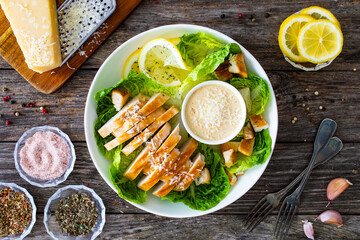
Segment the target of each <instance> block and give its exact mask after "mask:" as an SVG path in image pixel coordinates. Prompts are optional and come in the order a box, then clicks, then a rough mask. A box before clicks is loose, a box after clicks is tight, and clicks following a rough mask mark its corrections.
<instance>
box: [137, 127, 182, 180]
mask: <svg viewBox="0 0 360 240" xmlns="http://www.w3.org/2000/svg"><path fill="white" fill-rule="evenodd" d="M180 140H181V136H180V127H179V125H177V126H176V127H175V128H174V130H173V131H172V133H171V134H170V135H169V137H168V138H167V139H166V140H165V141H164V143H163V144H162V145H161V146H160V147H159V149H158V150H157V151H156V153H155V154H154V155H153V156H152V157H151V158H150V159H149V161H148V163H147V164H146V166H145V167H144V169H143V173H144V174H145V175H149V174H151V173H152V172H153V171H154V170H155V169H156V168H158V165H159V164H161V162H162V161H163V159H164V158H165V157H166V156H167V154H169V153H170V152H171V151H172V150H173V149H174V148H175V146H176V145H177V144H178V143H179V142H180Z"/></svg>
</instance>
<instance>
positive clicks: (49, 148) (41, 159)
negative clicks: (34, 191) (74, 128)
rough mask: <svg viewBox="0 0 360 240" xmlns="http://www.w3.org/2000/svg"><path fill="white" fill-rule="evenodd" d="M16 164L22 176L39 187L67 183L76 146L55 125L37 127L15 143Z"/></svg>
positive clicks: (73, 162)
mask: <svg viewBox="0 0 360 240" xmlns="http://www.w3.org/2000/svg"><path fill="white" fill-rule="evenodd" d="M14 159H15V167H16V170H17V171H18V172H19V174H20V176H21V177H22V178H23V179H25V180H26V181H27V182H29V183H30V184H32V185H34V186H37V187H53V186H56V185H58V184H60V183H62V182H64V181H65V180H66V179H67V177H68V176H69V175H70V173H71V172H72V170H73V169H74V164H75V159H76V156H75V148H74V145H73V144H72V142H71V140H70V138H69V136H68V135H67V134H66V133H64V132H63V131H61V130H60V129H58V128H56V127H50V126H42V127H34V128H31V129H30V130H28V131H26V132H25V133H24V134H23V135H22V136H21V138H20V139H19V140H18V142H17V143H16V145H15V150H14Z"/></svg>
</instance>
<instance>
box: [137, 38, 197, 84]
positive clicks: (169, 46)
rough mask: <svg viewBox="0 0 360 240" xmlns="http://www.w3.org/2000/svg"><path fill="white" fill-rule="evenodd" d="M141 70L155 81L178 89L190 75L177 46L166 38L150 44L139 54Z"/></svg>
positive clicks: (155, 40)
mask: <svg viewBox="0 0 360 240" xmlns="http://www.w3.org/2000/svg"><path fill="white" fill-rule="evenodd" d="M138 62H139V69H140V71H141V72H142V73H144V74H145V75H147V76H148V77H150V78H152V79H153V80H155V81H157V82H159V83H161V84H163V85H165V86H172V87H176V86H179V85H180V84H181V81H182V80H184V79H185V78H186V76H187V75H188V74H189V71H190V70H191V69H189V68H188V67H187V66H186V64H185V62H184V61H183V59H182V57H181V54H180V52H179V50H178V48H177V47H176V45H175V44H174V43H172V42H170V41H169V40H166V39H164V38H157V39H154V40H152V41H150V42H148V43H147V44H146V45H145V46H144V47H143V48H142V49H141V52H140V54H139V60H138Z"/></svg>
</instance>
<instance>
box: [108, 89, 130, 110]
mask: <svg viewBox="0 0 360 240" xmlns="http://www.w3.org/2000/svg"><path fill="white" fill-rule="evenodd" d="M130 94H131V93H130V92H129V91H128V90H126V89H125V88H115V89H113V90H112V91H111V101H112V102H113V104H114V107H115V109H116V111H120V109H121V108H122V107H123V106H124V104H125V103H126V101H127V99H128V98H129V97H130Z"/></svg>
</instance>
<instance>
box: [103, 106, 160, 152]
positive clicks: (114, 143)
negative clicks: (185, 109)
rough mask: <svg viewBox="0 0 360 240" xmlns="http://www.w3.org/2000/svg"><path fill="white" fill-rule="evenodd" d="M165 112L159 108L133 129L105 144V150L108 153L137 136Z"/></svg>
mask: <svg viewBox="0 0 360 240" xmlns="http://www.w3.org/2000/svg"><path fill="white" fill-rule="evenodd" d="M164 112H165V109H164V108H163V107H159V108H158V109H157V110H155V112H153V113H151V114H149V115H148V116H147V117H146V118H145V119H144V120H142V121H141V122H139V123H138V124H136V125H135V126H134V127H133V128H131V129H129V130H128V131H127V132H126V133H124V134H122V135H121V136H119V137H117V138H114V139H113V140H111V141H110V142H108V143H106V144H105V145H104V146H105V148H106V150H108V151H110V150H111V149H113V148H115V147H117V146H119V145H120V144H122V143H124V142H125V141H127V140H129V139H130V138H132V137H134V136H136V135H137V134H139V133H140V132H141V131H142V130H144V129H145V128H146V127H148V126H149V125H150V124H151V123H153V122H154V121H155V120H156V119H157V118H158V117H160V116H161V115H162V114H163V113H164Z"/></svg>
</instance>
